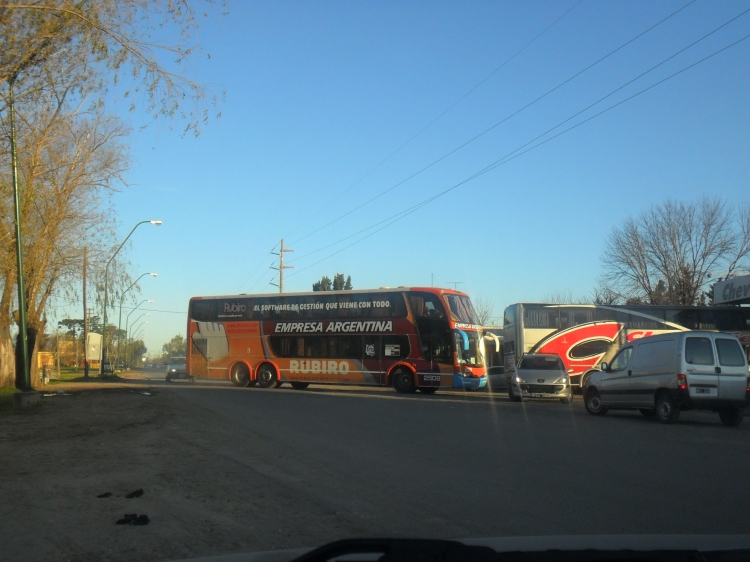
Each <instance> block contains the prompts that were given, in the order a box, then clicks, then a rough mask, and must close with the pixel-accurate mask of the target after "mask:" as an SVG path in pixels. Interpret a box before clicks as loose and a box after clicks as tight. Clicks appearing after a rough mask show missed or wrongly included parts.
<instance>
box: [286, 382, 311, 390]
mask: <svg viewBox="0 0 750 562" xmlns="http://www.w3.org/2000/svg"><path fill="white" fill-rule="evenodd" d="M289 384H291V385H292V388H293V389H294V390H305V389H306V388H307V387H308V386H310V383H309V382H291V383H289Z"/></svg>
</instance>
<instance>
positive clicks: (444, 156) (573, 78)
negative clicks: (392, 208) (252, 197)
mask: <svg viewBox="0 0 750 562" xmlns="http://www.w3.org/2000/svg"><path fill="white" fill-rule="evenodd" d="M696 1H697V0H690V2H688V3H687V4H685V5H684V6H682V7H681V8H679V9H677V10H675V11H674V12H672V13H671V14H669V15H668V16H666V17H665V18H663V19H661V20H659V21H658V22H656V23H655V24H653V25H652V26H651V27H649V28H647V29H645V30H644V31H642V32H640V33H639V34H638V35H636V36H635V37H633V38H631V39H629V40H628V41H626V42H625V43H623V44H621V45H620V46H619V47H617V48H615V49H614V50H612V51H610V52H609V53H607V54H606V55H604V56H602V57H601V58H599V59H597V60H596V61H594V62H593V63H591V64H589V65H588V66H586V67H585V68H583V69H582V70H579V71H578V72H576V73H575V74H573V75H572V76H570V77H569V78H567V79H565V80H563V81H562V82H560V83H559V84H557V85H556V86H555V87H553V88H552V89H550V90H548V91H547V92H545V93H544V94H542V95H540V96H539V97H537V98H535V99H534V100H532V101H530V102H529V103H527V104H526V105H524V106H522V107H521V108H519V109H517V110H516V111H514V112H512V113H510V114H509V115H507V116H506V117H504V118H503V119H501V120H500V121H498V122H496V123H495V124H493V125H491V126H490V127H488V128H487V129H485V130H484V131H482V132H480V133H478V134H477V135H475V136H474V137H472V138H470V139H469V140H467V141H465V142H464V143H462V144H460V145H459V146H457V147H456V148H454V149H452V150H450V151H449V152H447V153H445V154H443V155H442V156H441V157H439V158H438V159H436V160H433V161H432V162H431V163H429V164H427V165H426V166H424V167H423V168H421V169H419V170H417V171H416V172H414V173H413V174H411V175H410V176H408V177H406V178H405V179H403V180H401V181H399V182H398V183H396V184H394V185H392V186H391V187H389V188H387V189H385V190H384V191H381V192H380V193H379V194H377V195H375V196H374V197H371V198H370V199H368V200H367V201H365V202H364V203H361V204H360V205H357V206H356V207H354V208H353V209H351V210H349V211H347V212H345V213H343V214H341V215H339V216H338V217H336V218H335V219H333V220H331V221H329V222H327V223H326V224H324V225H323V226H321V227H319V228H317V229H315V230H313V231H312V232H309V233H308V234H306V235H304V236H302V237H301V238H297V239H296V240H295V241H294V243H296V242H299V241H301V240H304V239H305V238H308V237H310V236H312V235H313V234H315V233H317V232H320V231H321V230H323V229H325V228H327V227H329V226H331V225H332V224H335V223H336V222H338V221H340V220H341V219H343V218H345V217H347V216H349V215H351V214H352V213H354V212H356V211H358V210H359V209H361V208H363V207H365V206H367V205H369V204H370V203H372V202H373V201H375V200H377V199H379V198H381V197H383V196H384V195H386V194H387V193H389V192H391V191H393V190H394V189H396V188H397V187H399V186H401V185H403V184H404V183H406V182H407V181H409V180H411V179H413V178H415V177H416V176H418V175H419V174H421V173H422V172H424V171H426V170H428V169H430V168H432V167H433V166H435V165H436V164H438V163H440V162H442V161H443V160H445V159H446V158H448V157H449V156H451V155H452V154H454V153H456V152H458V151H459V150H461V149H462V148H464V147H465V146H467V145H469V144H471V143H472V142H474V141H475V140H477V139H479V138H480V137H482V136H484V135H486V134H487V133H489V132H490V131H492V130H493V129H495V128H497V127H499V126H500V125H502V124H503V123H505V122H506V121H508V120H509V119H511V118H513V117H515V116H516V115H518V114H519V113H521V112H522V111H524V110H526V109H528V108H529V107H531V106H532V105H534V104H536V103H537V102H539V101H541V100H542V99H544V98H546V97H547V96H549V95H550V94H551V93H553V92H555V91H556V90H558V89H560V88H561V87H563V86H564V85H565V84H567V83H569V82H571V81H572V80H575V79H576V78H577V77H579V76H580V75H581V74H583V73H585V72H587V71H588V70H590V69H592V68H593V67H594V66H596V65H598V64H599V63H601V62H603V61H604V60H606V59H608V58H609V57H611V56H612V55H614V54H615V53H617V52H618V51H620V50H622V49H624V48H625V47H627V46H628V45H630V44H631V43H633V42H634V41H636V40H638V39H639V38H641V37H642V36H644V35H645V34H647V33H648V32H650V31H652V30H653V29H655V28H656V27H658V26H660V25H661V24H662V23H664V22H665V21H667V20H669V19H670V18H672V17H673V16H675V15H677V14H678V13H679V12H681V11H682V10H684V9H685V8H687V7H688V6H690V5H691V4H694V3H695V2H696Z"/></svg>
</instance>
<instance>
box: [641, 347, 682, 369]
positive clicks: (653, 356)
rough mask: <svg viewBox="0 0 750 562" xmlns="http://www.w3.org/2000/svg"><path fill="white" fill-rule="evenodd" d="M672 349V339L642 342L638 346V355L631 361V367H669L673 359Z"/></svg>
mask: <svg viewBox="0 0 750 562" xmlns="http://www.w3.org/2000/svg"><path fill="white" fill-rule="evenodd" d="M674 349H675V344H674V340H667V341H655V342H650V343H642V344H640V345H639V346H638V355H637V357H636V358H635V361H633V369H642V368H643V367H648V368H653V369H664V368H666V367H669V366H670V365H671V364H672V363H673V361H674Z"/></svg>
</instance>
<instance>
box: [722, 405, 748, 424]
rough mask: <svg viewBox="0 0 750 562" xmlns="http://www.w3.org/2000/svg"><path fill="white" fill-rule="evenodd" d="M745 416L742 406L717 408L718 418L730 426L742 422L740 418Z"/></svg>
mask: <svg viewBox="0 0 750 562" xmlns="http://www.w3.org/2000/svg"><path fill="white" fill-rule="evenodd" d="M744 417H745V412H744V411H743V410H742V408H725V409H723V410H719V418H720V419H721V423H723V424H724V425H728V426H730V427H737V426H738V425H740V424H741V423H742V418H744Z"/></svg>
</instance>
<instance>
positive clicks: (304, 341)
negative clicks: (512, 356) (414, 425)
mask: <svg viewBox="0 0 750 562" xmlns="http://www.w3.org/2000/svg"><path fill="white" fill-rule="evenodd" d="M480 330H481V327H480V326H479V321H478V320H477V316H476V313H475V311H474V307H473V306H472V304H471V300H470V299H469V297H468V295H466V294H465V293H461V292H459V291H452V290H450V289H437V288H432V287H428V288H397V289H390V288H383V289H376V290H354V291H330V292H328V291H325V292H309V293H285V294H279V295H268V294H265V295H244V294H242V295H229V296H217V297H194V298H192V299H190V304H189V311H188V327H187V336H188V351H187V370H188V373H189V375H190V376H191V377H207V378H211V379H229V380H230V381H232V382H233V383H234V384H236V385H238V386H249V385H255V384H257V385H258V386H260V387H263V388H271V387H275V386H281V385H282V384H284V383H286V382H289V383H290V384H291V385H292V387H294V388H296V389H300V390H301V389H304V388H307V386H309V384H310V383H335V384H358V385H361V384H367V385H389V386H393V387H394V388H395V389H396V390H397V391H399V392H414V391H416V390H419V391H421V392H424V393H426V394H431V393H433V392H435V391H436V390H437V389H439V388H443V389H449V388H457V389H469V390H475V389H477V388H481V387H484V386H485V385H486V383H487V377H486V375H485V366H484V360H483V357H482V344H481V333H480Z"/></svg>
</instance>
